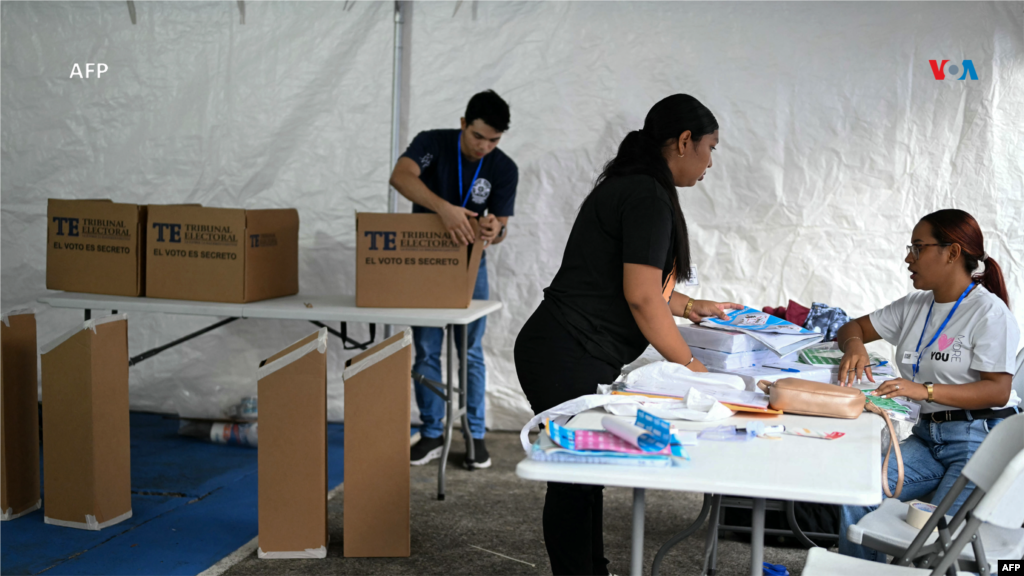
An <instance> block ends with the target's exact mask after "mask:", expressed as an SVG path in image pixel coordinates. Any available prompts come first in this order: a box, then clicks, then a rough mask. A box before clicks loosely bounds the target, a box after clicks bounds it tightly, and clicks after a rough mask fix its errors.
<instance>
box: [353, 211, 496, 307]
mask: <svg viewBox="0 0 1024 576" xmlns="http://www.w3.org/2000/svg"><path fill="white" fill-rule="evenodd" d="M470 223H471V224H472V226H473V231H474V234H477V233H479V227H478V226H477V223H476V221H475V220H470ZM483 248H484V246H483V242H480V241H477V242H474V243H473V244H471V245H469V246H462V245H460V244H458V243H456V242H455V241H454V240H452V238H451V236H450V235H449V234H448V231H447V230H446V229H445V227H444V224H443V223H442V222H441V217H440V216H438V215H436V214H369V213H360V214H356V306H367V307H372V308H468V307H469V303H470V302H472V300H473V288H474V287H475V286H476V275H477V271H478V270H479V268H480V258H481V256H482V254H483Z"/></svg>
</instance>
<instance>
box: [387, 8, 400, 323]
mask: <svg viewBox="0 0 1024 576" xmlns="http://www.w3.org/2000/svg"><path fill="white" fill-rule="evenodd" d="M403 23H404V19H403V18H402V2H401V1H400V0H395V62H394V66H393V72H394V78H392V84H391V168H390V170H389V176H390V172H391V171H392V170H394V169H395V164H396V163H397V162H398V155H399V154H401V150H400V149H399V147H398V145H399V142H398V139H399V137H400V129H401V126H402V122H401V120H402V118H401V115H402V24H403ZM388 212H391V213H395V212H398V191H397V190H395V189H394V188H393V187H391V186H388ZM393 333H394V328H393V327H392V326H391V325H390V324H386V325H385V326H384V339H385V340H387V339H388V338H390V337H391V335H392V334H393Z"/></svg>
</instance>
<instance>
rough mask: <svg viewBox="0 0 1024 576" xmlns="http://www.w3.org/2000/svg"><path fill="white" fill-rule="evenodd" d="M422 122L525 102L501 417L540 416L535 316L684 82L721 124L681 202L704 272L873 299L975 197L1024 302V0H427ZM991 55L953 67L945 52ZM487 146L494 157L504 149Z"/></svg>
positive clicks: (496, 279) (507, 251) (743, 282)
mask: <svg viewBox="0 0 1024 576" xmlns="http://www.w3.org/2000/svg"><path fill="white" fill-rule="evenodd" d="M412 8H413V14H412V16H413V17H412V19H411V20H412V24H411V27H410V30H409V40H408V43H407V45H406V48H407V49H408V50H409V56H408V62H409V93H408V94H407V97H408V102H409V103H408V106H409V113H408V129H407V130H406V134H405V137H404V141H405V142H408V141H409V140H410V139H411V137H412V136H415V134H416V133H417V132H419V131H421V130H425V129H430V128H441V127H456V126H457V125H458V119H459V117H460V116H461V115H462V113H463V111H464V110H465V105H466V101H467V100H468V98H469V96H470V95H472V94H473V93H475V92H477V91H480V90H484V89H487V88H493V89H494V90H496V91H497V92H498V93H499V94H500V95H502V96H503V97H504V98H505V99H506V100H507V101H508V102H509V103H510V105H511V109H512V122H511V127H510V129H509V131H508V132H507V133H506V135H505V136H504V138H503V139H502V142H501V144H500V147H501V148H502V149H503V150H504V151H505V152H506V153H508V154H509V155H510V156H511V157H512V158H513V159H514V160H515V161H516V163H517V164H518V166H519V174H520V180H519V192H518V196H517V201H516V215H515V217H513V218H512V219H511V224H510V226H509V230H510V231H509V238H508V240H507V241H506V242H504V243H503V244H501V245H499V246H495V247H494V248H492V249H490V250H489V253H488V265H489V267H490V269H489V271H490V274H491V276H490V278H491V298H492V299H497V300H501V301H502V302H503V303H504V304H505V307H504V308H503V309H502V310H501V311H500V312H499V313H497V314H494V315H492V316H490V317H489V319H488V327H487V335H486V336H485V339H484V345H485V354H486V357H487V368H488V394H487V400H488V405H489V408H488V419H489V426H491V427H492V428H505V429H510V428H511V429H514V428H518V427H519V426H521V425H522V422H523V421H524V420H526V418H527V416H528V415H529V413H530V411H529V405H528V404H527V402H526V400H525V398H524V397H523V395H522V392H521V391H520V389H519V385H518V381H517V379H516V375H515V374H516V373H515V365H514V361H513V354H512V351H513V347H514V343H515V337H516V335H517V334H518V332H519V330H520V329H521V327H522V326H523V324H524V323H525V322H526V320H527V318H529V316H530V314H531V313H532V312H533V310H534V309H535V307H536V306H537V304H538V303H539V302H540V300H541V299H542V289H543V288H544V287H545V286H547V285H548V283H549V282H550V280H551V278H552V277H553V276H554V274H555V272H556V271H557V269H558V265H559V263H560V261H561V256H562V249H563V248H564V246H565V241H566V238H567V237H568V234H569V230H570V227H571V225H572V222H573V219H574V217H575V214H576V210H577V208H578V207H579V205H580V203H581V202H582V200H583V198H584V196H585V195H586V194H587V193H588V192H589V190H590V187H591V183H592V182H593V181H594V179H595V177H596V176H597V174H598V172H599V171H600V167H601V165H602V164H603V163H604V162H606V161H607V160H608V159H609V158H610V157H611V156H612V155H613V154H614V151H615V149H616V147H617V145H618V143H619V142H620V141H621V139H622V137H623V136H624V135H625V134H626V132H627V131H629V130H635V129H639V128H640V127H642V126H643V121H644V116H645V115H646V113H647V110H648V109H649V108H650V107H651V105H653V104H654V103H655V102H656V101H658V100H659V99H661V98H662V97H664V96H667V95H669V94H673V93H677V92H684V93H689V94H692V95H694V96H696V97H697V98H698V99H700V100H701V101H702V102H703V103H704V104H705V105H707V106H708V107H709V108H710V109H711V110H712V112H714V113H715V115H716V117H717V118H718V121H719V124H720V125H721V145H720V146H719V147H718V151H717V152H715V154H714V165H713V166H712V168H711V169H710V170H709V171H708V174H707V177H706V178H705V179H704V181H703V182H701V183H698V185H697V186H696V187H694V188H688V189H682V190H680V193H681V203H682V206H683V209H684V212H685V214H686V217H687V222H688V226H689V230H690V243H691V246H692V249H693V252H694V258H695V261H696V265H697V267H698V272H699V277H700V282H701V285H700V287H699V288H696V289H687V290H684V291H686V292H689V293H692V294H695V295H696V296H698V297H703V298H713V299H727V300H733V301H738V302H743V303H746V304H749V305H751V306H755V307H757V308H760V307H762V306H765V305H773V306H775V305H785V304H786V302H787V301H788V299H790V298H792V299H794V300H796V301H798V302H800V303H802V304H804V305H810V304H811V302H812V301H817V302H825V303H828V304H831V305H835V306H840V307H842V308H844V309H845V310H846V311H847V312H849V313H851V314H853V315H861V314H865V313H867V312H870V311H872V310H874V309H875V308H878V307H880V306H882V305H884V304H887V303H889V302H891V301H893V300H895V299H897V298H899V297H900V296H902V295H904V294H906V293H907V292H908V291H910V290H912V287H911V284H910V281H909V278H908V275H907V273H906V268H905V264H903V257H904V255H905V252H904V248H903V247H904V246H905V245H906V244H908V243H909V240H910V231H911V230H912V228H913V226H914V224H915V223H916V221H917V220H918V219H919V218H920V217H921V216H923V215H925V214H927V213H928V212H931V211H933V210H936V209H939V208H945V207H957V208H962V209H964V210H967V211H968V212H970V213H972V214H973V215H974V216H975V217H976V218H977V219H978V221H979V223H980V224H981V226H982V229H983V230H984V232H985V237H986V250H987V251H988V253H989V254H990V255H992V256H993V257H994V258H995V259H996V260H997V261H998V262H1000V263H1001V264H1002V266H1003V269H1004V272H1005V273H1006V280H1007V284H1008V285H1009V290H1010V296H1011V304H1012V305H1013V310H1014V312H1015V314H1016V316H1017V319H1018V322H1020V321H1022V320H1024V225H1022V222H1024V163H1022V161H1021V159H1022V158H1024V138H1022V130H1021V126H1024V4H1022V3H1020V2H998V3H982V2H969V3H951V2H941V3H924V2H912V3H877V2H865V3H840V2H823V3H815V2H797V3H774V2H755V3H727V2H722V3H704V2H674V3H670V2H653V3H642V2H628V3H627V2H597V3H585V2H564V3H563V2H528V3H504V2H473V3H454V2H453V3H446V2H425V3H415V4H414V5H413V7H412ZM934 58H938V59H950V60H954V61H956V62H957V63H959V62H960V61H961V60H964V59H972V60H973V62H974V65H975V67H976V68H977V73H978V78H979V79H978V80H977V81H962V82H960V81H956V80H953V81H937V80H935V79H934V77H933V75H932V73H931V68H930V66H929V63H928V60H929V59H934ZM485 161H486V160H485Z"/></svg>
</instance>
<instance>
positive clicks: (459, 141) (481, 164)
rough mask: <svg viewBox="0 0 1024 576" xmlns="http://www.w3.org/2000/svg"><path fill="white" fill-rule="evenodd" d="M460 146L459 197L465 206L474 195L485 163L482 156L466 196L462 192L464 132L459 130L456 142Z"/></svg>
mask: <svg viewBox="0 0 1024 576" xmlns="http://www.w3.org/2000/svg"><path fill="white" fill-rule="evenodd" d="M455 144H456V146H457V147H458V152H457V154H458V158H459V199H461V200H462V207H463V208H465V207H466V204H467V203H468V202H469V197H470V196H472V195H473V194H472V192H473V186H474V185H475V184H476V179H477V177H478V176H480V168H481V167H482V166H483V165H484V159H483V158H481V159H480V161H479V162H478V163H477V165H476V173H475V174H473V181H472V182H470V183H469V189H468V190H466V194H465V196H463V194H462V132H461V131H460V132H459V138H458V139H457V141H456V142H455Z"/></svg>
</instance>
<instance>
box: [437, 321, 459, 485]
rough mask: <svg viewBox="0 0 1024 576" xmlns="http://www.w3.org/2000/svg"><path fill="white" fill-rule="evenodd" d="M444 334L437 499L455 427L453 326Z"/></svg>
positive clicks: (449, 326)
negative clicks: (443, 395) (441, 443)
mask: <svg viewBox="0 0 1024 576" xmlns="http://www.w3.org/2000/svg"><path fill="white" fill-rule="evenodd" d="M445 336H446V340H447V348H448V351H447V354H448V377H447V378H446V379H445V380H446V382H445V389H446V390H447V391H448V394H447V395H446V398H445V400H444V402H445V404H444V406H445V418H444V447H443V448H442V449H441V463H440V464H439V465H438V467H437V499H438V500H444V469H445V466H447V465H448V452H449V451H450V450H451V448H452V431H453V430H454V428H455V419H454V418H452V414H453V413H454V412H453V410H452V394H453V392H454V390H453V385H452V382H453V380H454V378H453V376H454V375H455V372H454V369H453V366H452V361H453V360H454V359H455V354H454V353H453V352H454V348H455V332H454V326H452V325H451V324H449V325H448V326H446V327H445Z"/></svg>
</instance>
